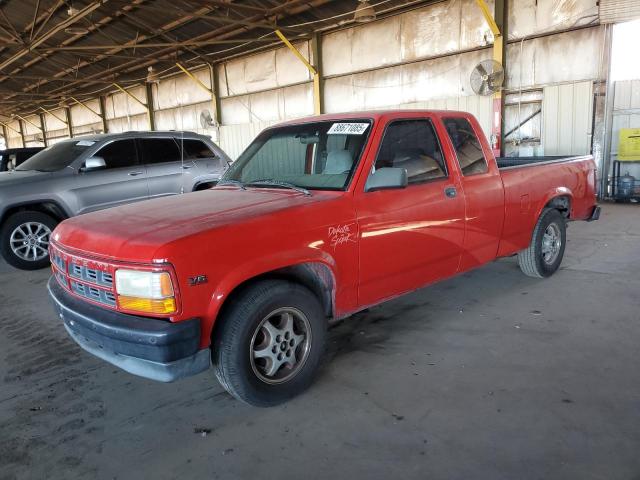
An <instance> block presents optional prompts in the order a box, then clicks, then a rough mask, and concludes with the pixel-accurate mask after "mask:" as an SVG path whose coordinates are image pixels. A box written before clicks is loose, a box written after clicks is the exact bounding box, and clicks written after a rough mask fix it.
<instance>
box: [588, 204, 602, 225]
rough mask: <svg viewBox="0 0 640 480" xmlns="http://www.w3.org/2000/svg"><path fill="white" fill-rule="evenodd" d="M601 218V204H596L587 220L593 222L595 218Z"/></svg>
mask: <svg viewBox="0 0 640 480" xmlns="http://www.w3.org/2000/svg"><path fill="white" fill-rule="evenodd" d="M599 218H600V206H598V205H596V206H595V207H593V210H591V215H589V218H587V222H593V221H595V220H598V219H599Z"/></svg>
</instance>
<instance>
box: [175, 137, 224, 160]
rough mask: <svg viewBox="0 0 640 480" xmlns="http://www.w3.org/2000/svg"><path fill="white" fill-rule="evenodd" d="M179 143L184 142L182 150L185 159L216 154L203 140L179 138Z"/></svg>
mask: <svg viewBox="0 0 640 480" xmlns="http://www.w3.org/2000/svg"><path fill="white" fill-rule="evenodd" d="M177 140H178V143H180V144H182V151H183V152H184V159H185V160H198V159H199V158H215V156H216V154H215V153H213V151H212V150H211V148H209V146H208V145H207V144H206V143H204V142H203V141H202V140H194V139H189V138H187V139H184V140H181V139H177Z"/></svg>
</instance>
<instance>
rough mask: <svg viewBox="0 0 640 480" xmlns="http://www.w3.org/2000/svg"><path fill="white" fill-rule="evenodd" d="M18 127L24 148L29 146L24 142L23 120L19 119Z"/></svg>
mask: <svg viewBox="0 0 640 480" xmlns="http://www.w3.org/2000/svg"><path fill="white" fill-rule="evenodd" d="M18 127H19V130H20V139H21V140H22V148H25V147H26V146H27V142H26V141H25V140H24V125H22V120H20V119H18Z"/></svg>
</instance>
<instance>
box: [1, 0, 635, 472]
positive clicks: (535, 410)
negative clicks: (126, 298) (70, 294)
mask: <svg viewBox="0 0 640 480" xmlns="http://www.w3.org/2000/svg"><path fill="white" fill-rule="evenodd" d="M639 18H640V1H638V0H369V1H364V0H281V1H277V0H95V1H91V0H0V155H1V154H2V150H4V149H22V148H30V147H51V146H53V145H56V144H58V143H60V142H65V141H69V139H74V140H78V141H80V142H81V141H82V138H83V137H84V138H91V139H94V138H101V137H99V135H98V136H95V135H96V134H109V135H111V134H122V133H124V132H146V131H164V132H167V131H187V132H195V133H197V134H200V135H202V136H204V137H207V138H209V139H210V140H212V141H213V142H214V143H215V144H216V145H217V146H218V147H219V148H220V149H221V150H222V151H224V152H226V155H228V157H229V159H230V162H229V163H230V164H231V163H232V162H233V161H235V160H236V159H237V158H238V157H240V156H241V154H243V152H244V151H245V149H246V148H247V147H248V146H249V145H250V144H252V142H253V141H254V139H255V138H256V137H257V136H258V135H259V134H260V132H262V131H263V130H264V129H266V128H269V127H272V126H274V125H277V124H279V123H281V122H284V121H291V120H296V119H300V118H303V117H310V116H314V115H320V114H323V115H324V114H327V115H335V114H340V113H343V112H363V111H380V112H385V111H389V112H392V111H397V110H408V111H410V110H453V111H462V112H468V113H471V114H473V115H474V116H475V117H476V118H477V120H478V123H479V125H480V127H481V129H482V132H483V133H484V136H485V139H486V141H487V142H488V144H489V145H490V147H491V149H492V150H493V152H494V153H495V154H496V157H543V156H554V157H561V156H564V157H578V156H592V157H593V161H594V162H595V166H596V178H595V179H594V182H595V189H596V193H597V196H598V200H599V201H600V202H601V206H602V217H601V218H600V219H599V221H598V222H595V223H588V224H587V223H583V222H576V223H575V224H571V228H570V229H569V233H568V238H569V243H568V247H567V253H566V258H565V263H564V264H563V267H562V268H561V269H560V271H559V272H558V274H557V275H555V276H554V277H553V278H552V279H549V280H544V282H548V283H540V282H537V281H533V280H532V279H531V278H526V277H522V278H520V276H519V275H518V274H517V273H514V272H515V268H516V266H515V265H516V264H517V261H516V260H514V258H512V257H508V258H506V259H503V260H501V261H499V262H495V263H492V264H490V265H488V266H486V267H484V268H482V269H478V270H474V271H472V272H469V273H465V274H463V275H461V276H458V277H455V278H450V279H446V280H445V281H444V282H442V283H439V284H437V285H435V286H432V287H429V288H427V289H423V290H418V291H416V292H414V293H411V294H409V295H408V296H405V297H402V298H400V299H396V300H392V301H391V302H389V303H385V304H382V305H380V306H376V307H372V308H371V309H370V310H365V311H364V312H361V313H357V314H355V315H353V318H351V319H345V320H344V322H340V323H338V324H336V325H335V326H333V327H332V328H330V330H329V341H328V353H327V355H326V356H327V357H328V358H329V360H328V361H326V362H325V365H324V367H323V368H322V370H321V373H320V376H319V380H318V381H317V383H316V384H314V386H313V387H312V388H311V389H310V390H309V391H307V392H305V393H304V394H303V395H301V396H299V397H296V398H295V399H293V400H292V401H291V402H289V403H286V404H284V405H282V406H278V407H273V408H271V409H267V410H262V409H255V408H252V407H248V406H246V405H243V404H241V403H238V402H236V401H234V400H232V398H231V397H229V396H228V395H227V394H226V393H225V392H224V391H223V390H222V389H221V387H219V386H218V385H217V384H216V383H215V382H213V381H212V378H211V377H213V375H212V374H211V373H209V374H205V375H203V374H201V375H198V376H196V377H193V378H191V379H185V380H182V381H181V384H170V385H162V384H158V383H155V382H152V381H150V380H145V379H141V378H138V377H133V376H131V375H129V374H127V373H124V372H121V371H119V370H117V369H116V368H115V367H111V366H109V365H107V364H106V363H104V362H101V361H99V360H97V359H95V358H93V357H91V356H89V355H87V354H86V353H85V352H83V351H81V350H80V348H78V347H77V346H76V345H75V344H74V343H73V341H71V340H70V339H69V338H68V336H67V334H66V332H65V331H64V328H62V323H60V322H57V321H56V320H57V318H56V316H55V314H54V313H52V312H53V310H52V309H51V306H50V304H49V300H48V299H47V298H46V297H47V295H46V288H47V287H46V282H47V279H48V277H49V275H50V270H49V269H44V270H35V271H19V270H17V269H15V268H13V267H11V266H9V265H7V264H6V263H4V261H3V260H0V300H2V306H1V307H0V384H1V385H2V388H0V479H2V480H4V479H7V480H8V479H18V478H20V479H22V478H25V479H26V478H61V479H71V478H151V477H152V476H155V477H157V478H178V477H182V478H185V477H186V478H209V477H210V478H249V477H255V476H256V475H261V476H266V477H267V478H271V477H275V476H276V475H278V476H279V477H282V478H300V477H301V476H306V477H309V478H323V479H326V478H348V477H350V478H363V479H364V478H366V479H373V478H470V477H471V478H487V479H489V478H490V479H498V478H521V479H524V478H562V479H572V478H576V479H578V478H579V479H585V478H606V479H615V478H620V479H623V478H624V479H630V478H636V477H637V476H638V475H640V457H639V456H638V455H637V452H638V449H639V448H640V387H639V386H638V382H637V372H636V370H637V368H636V367H637V365H638V364H639V363H640V355H639V352H640V350H639V349H638V340H640V327H638V324H639V323H638V320H639V319H640V314H639V313H638V312H639V311H640V308H639V307H640V303H639V300H638V298H639V297H638V295H637V291H638V288H639V287H640V276H639V275H638V272H640V247H639V246H638V238H639V235H640V221H639V220H640V216H639V215H638V212H639V210H638V208H637V204H636V203H637V202H638V201H640V147H638V145H637V143H636V141H634V138H638V136H640V69H638V68H636V69H635V70H634V68H633V65H631V66H630V67H629V70H630V71H631V73H630V74H629V75H627V76H623V77H616V76H615V73H616V72H615V68H616V67H615V65H614V61H613V60H614V59H615V57H616V55H618V57H619V58H618V62H619V63H620V64H634V63H637V62H636V60H635V58H636V57H637V54H636V53H635V52H637V48H638V45H640V36H639V35H638V34H637V33H635V34H634V32H638V31H640V29H639V28H638V27H639V26H640V24H638V19H639ZM627 22H634V23H627ZM625 25H627V27H626V28H627V30H626V31H628V32H630V33H629V38H631V40H629V38H627V37H625V40H624V45H623V44H622V43H623V41H622V40H619V41H618V44H619V45H618V46H616V41H617V40H616V35H617V33H616V32H617V31H618V30H617V29H620V30H619V31H620V32H622V29H623V28H625V27H624V26H625ZM629 25H631V27H629ZM634 35H635V37H634ZM619 37H620V38H622V35H621V34H620V35H619ZM634 40H635V42H637V43H636V44H635V45H634V44H633V43H632V42H633V41H634ZM618 47H619V48H618ZM615 48H618V50H619V51H618V53H616V51H614V50H615ZM629 55H630V56H631V58H629ZM481 65H484V66H483V67H480V66H481ZM487 65H488V66H487ZM478 68H480V70H478ZM489 68H495V69H496V71H493V72H492V71H487V70H488V69H489ZM478 72H480V73H479V76H480V81H482V82H483V83H482V86H481V87H480V90H479V87H478V84H477V83H476V82H477V81H478V80H477V79H476V78H474V75H475V76H476V77H477V76H478ZM494 74H495V75H498V76H499V77H500V79H501V81H500V82H499V85H492V84H491V82H489V84H487V81H486V79H487V78H494V77H492V75H494ZM482 88H484V90H482ZM91 141H94V140H91ZM34 158H35V157H34ZM0 165H2V164H1V163H0ZM12 173H13V172H3V173H0V177H3V176H9V175H12ZM636 179H637V180H636ZM2 188H4V187H3V184H2V179H1V178H0V202H5V201H7V202H8V201H9V200H8V199H6V198H5V197H3V196H2ZM25 188H26V189H28V187H25ZM33 188H34V191H32V192H30V193H31V194H36V193H37V192H36V191H35V189H36V188H39V187H33ZM189 195H192V193H185V195H184V196H189ZM614 200H615V201H614ZM2 207H3V206H2V205H1V204H0V213H1V212H2V211H3V210H2ZM0 218H1V216H0ZM161 223H162V222H160V221H159V224H161ZM260 238H261V237H260ZM218 253H219V254H221V255H224V254H225V252H218ZM381 255H382V253H381ZM54 271H55V269H54ZM176 387H177V388H176Z"/></svg>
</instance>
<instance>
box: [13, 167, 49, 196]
mask: <svg viewBox="0 0 640 480" xmlns="http://www.w3.org/2000/svg"><path fill="white" fill-rule="evenodd" d="M51 175H52V172H38V171H36V170H25V171H21V170H12V171H10V172H1V173H0V192H2V191H3V190H4V189H5V188H7V187H12V186H14V185H23V184H25V183H31V182H37V181H40V180H45V179H47V178H49V177H51Z"/></svg>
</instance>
